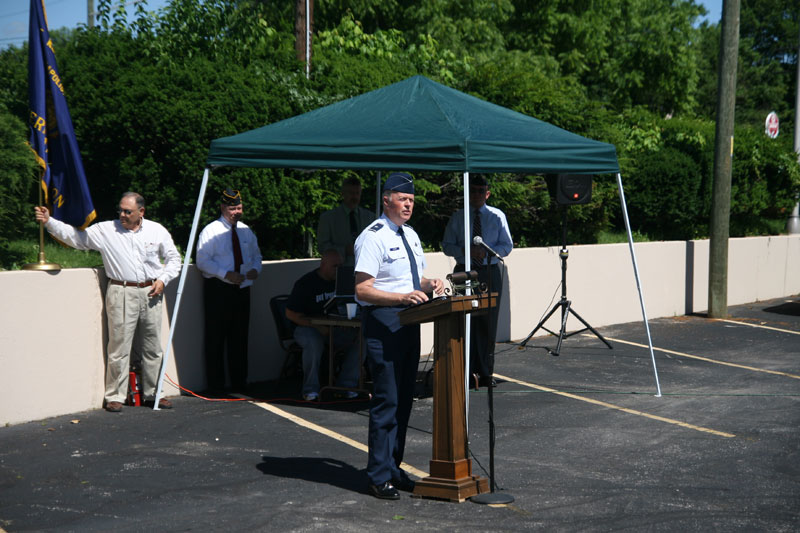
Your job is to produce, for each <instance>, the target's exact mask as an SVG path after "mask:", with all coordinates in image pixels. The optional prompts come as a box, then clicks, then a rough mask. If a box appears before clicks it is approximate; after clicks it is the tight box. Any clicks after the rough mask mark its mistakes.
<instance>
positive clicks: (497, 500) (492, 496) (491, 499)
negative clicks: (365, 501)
mask: <svg viewBox="0 0 800 533" xmlns="http://www.w3.org/2000/svg"><path fill="white" fill-rule="evenodd" d="M484 248H488V247H484ZM487 254H488V261H487V263H488V265H487V267H486V268H487V270H488V274H489V282H488V283H487V285H486V288H487V291H488V293H489V305H488V312H489V387H488V388H489V391H488V393H489V491H490V492H484V493H483V494H476V495H475V496H473V497H471V498H470V501H472V502H475V503H480V504H484V505H494V504H503V503H511V502H513V501H514V497H513V496H512V495H510V494H507V493H503V494H500V493H499V492H495V487H496V486H497V484H496V483H495V481H494V344H495V342H494V340H495V337H497V323H496V321H494V320H492V255H494V256H495V257H497V259H498V260H499V261H500V262H501V263H503V266H505V262H504V261H503V258H502V257H500V256H499V255H496V254H494V253H488V252H487ZM501 279H502V278H501ZM500 290H503V287H502V284H501V286H500ZM495 302H497V300H495ZM495 307H497V306H496V305H495Z"/></svg>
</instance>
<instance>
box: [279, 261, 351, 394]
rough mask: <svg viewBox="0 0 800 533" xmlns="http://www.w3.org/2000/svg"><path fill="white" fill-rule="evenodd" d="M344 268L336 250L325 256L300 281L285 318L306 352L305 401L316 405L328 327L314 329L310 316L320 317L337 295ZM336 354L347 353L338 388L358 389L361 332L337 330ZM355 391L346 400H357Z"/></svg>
mask: <svg viewBox="0 0 800 533" xmlns="http://www.w3.org/2000/svg"><path fill="white" fill-rule="evenodd" d="M341 264H342V256H341V255H340V254H339V252H337V251H336V250H333V249H331V250H326V251H325V252H324V253H323V254H322V260H321V261H320V264H319V268H317V269H316V270H314V271H312V272H309V273H308V274H306V275H305V276H303V277H302V278H300V279H298V280H297V281H296V282H295V284H294V287H293V288H292V294H291V295H290V296H289V301H288V302H287V304H286V318H288V319H289V320H290V321H292V322H293V323H294V324H295V330H294V339H295V340H296V341H297V343H298V344H299V345H300V346H301V347H302V348H303V399H304V400H306V401H315V400H317V399H318V398H319V388H320V386H319V364H320V360H321V359H322V354H323V352H324V350H325V343H326V341H327V340H328V327H326V326H313V325H311V322H310V321H309V319H308V317H310V316H320V315H322V313H323V307H324V305H325V302H327V301H328V300H329V299H331V298H332V297H333V295H334V293H335V285H336V268H337V267H338V266H339V265H341ZM333 343H334V349H335V350H345V354H344V359H343V360H342V367H341V370H340V371H339V376H338V377H337V379H336V386H337V387H356V386H357V385H358V375H359V368H358V346H359V344H358V331H357V330H356V329H355V328H336V329H335V330H334V332H333ZM357 395H358V394H357V393H356V392H355V391H348V392H347V393H346V395H345V396H346V397H347V398H355V397H356V396H357Z"/></svg>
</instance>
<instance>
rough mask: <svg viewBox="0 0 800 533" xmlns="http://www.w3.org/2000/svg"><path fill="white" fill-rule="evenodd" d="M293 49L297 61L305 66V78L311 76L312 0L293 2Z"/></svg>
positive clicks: (296, 0)
mask: <svg viewBox="0 0 800 533" xmlns="http://www.w3.org/2000/svg"><path fill="white" fill-rule="evenodd" d="M294 13H295V16H294V36H295V40H294V49H295V52H296V54H297V60H298V61H303V62H304V63H305V65H306V78H308V77H309V76H310V75H311V34H312V32H313V23H314V0H295V4H294Z"/></svg>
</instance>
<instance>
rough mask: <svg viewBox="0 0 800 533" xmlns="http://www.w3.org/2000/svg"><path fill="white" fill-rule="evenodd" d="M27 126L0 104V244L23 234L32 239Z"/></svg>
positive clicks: (33, 170)
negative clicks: (0, 163)
mask: <svg viewBox="0 0 800 533" xmlns="http://www.w3.org/2000/svg"><path fill="white" fill-rule="evenodd" d="M26 134H27V128H26V127H25V124H23V123H22V121H21V120H19V119H18V118H17V117H15V116H13V115H11V114H9V113H8V112H7V111H6V110H5V109H3V108H2V107H0V161H2V162H3V179H2V180H0V247H3V248H5V247H6V245H7V243H8V241H9V240H12V239H19V238H20V237H23V236H29V237H31V238H33V237H34V236H35V235H36V233H35V228H36V224H35V223H34V221H33V209H32V206H33V203H32V202H36V201H37V200H36V196H35V195H36V191H37V188H36V183H37V177H38V171H37V170H38V166H37V164H36V159H35V158H34V155H33V151H32V150H31V149H30V147H29V146H28V145H27V144H26V142H25V137H26Z"/></svg>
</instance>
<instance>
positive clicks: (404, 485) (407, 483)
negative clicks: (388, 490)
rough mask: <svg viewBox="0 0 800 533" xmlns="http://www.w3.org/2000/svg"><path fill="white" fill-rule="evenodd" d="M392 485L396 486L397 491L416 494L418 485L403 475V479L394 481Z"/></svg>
mask: <svg viewBox="0 0 800 533" xmlns="http://www.w3.org/2000/svg"><path fill="white" fill-rule="evenodd" d="M392 485H394V486H395V488H396V489H397V490H402V491H405V492H414V486H415V485H416V483H414V481H412V479H411V478H410V477H408V476H407V475H405V474H403V476H402V477H400V478H397V479H393V480H392Z"/></svg>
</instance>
